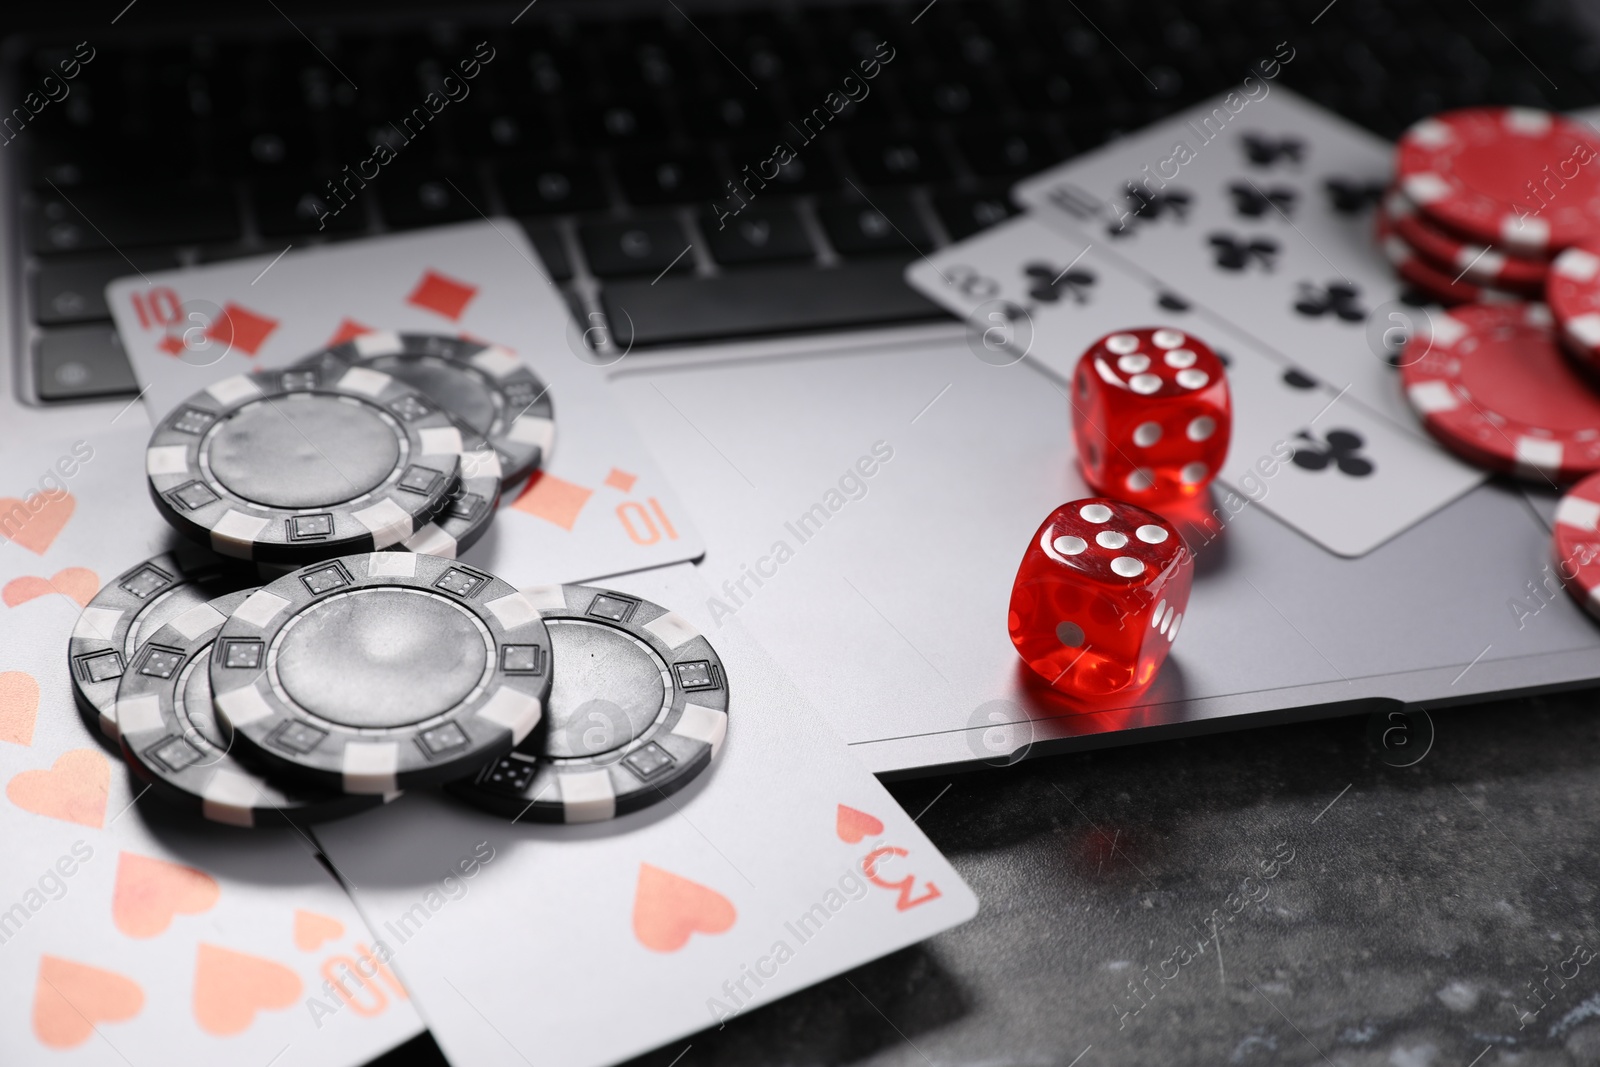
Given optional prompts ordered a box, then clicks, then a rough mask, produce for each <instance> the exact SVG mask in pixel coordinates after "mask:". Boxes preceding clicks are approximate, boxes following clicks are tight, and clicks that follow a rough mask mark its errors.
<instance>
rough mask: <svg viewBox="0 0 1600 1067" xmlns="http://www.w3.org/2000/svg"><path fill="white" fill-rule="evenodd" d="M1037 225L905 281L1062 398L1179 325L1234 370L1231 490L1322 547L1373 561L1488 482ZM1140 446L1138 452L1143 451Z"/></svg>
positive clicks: (997, 234) (992, 239) (1105, 254)
mask: <svg viewBox="0 0 1600 1067" xmlns="http://www.w3.org/2000/svg"><path fill="white" fill-rule="evenodd" d="M1122 252H1123V249H1122V248H1121V247H1111V246H1109V244H1108V242H1106V241H1103V240H1100V241H1097V240H1095V239H1093V238H1077V237H1072V236H1068V235H1067V234H1065V233H1064V232H1058V231H1056V230H1052V229H1051V228H1049V227H1047V226H1045V225H1043V224H1042V223H1040V222H1039V221H1038V219H1036V218H1034V217H1033V216H1031V215H1023V216H1019V217H1017V218H1013V219H1009V220H1007V221H1006V222H1004V223H1001V224H1000V225H998V226H995V227H992V228H990V229H988V230H985V231H983V232H982V233H980V234H978V235H977V236H975V237H973V238H971V239H969V240H967V241H964V242H962V243H961V244H958V245H955V246H953V247H950V248H946V249H944V250H942V251H940V252H938V253H936V254H935V255H934V256H932V257H931V258H926V259H922V260H918V261H916V262H914V263H913V264H912V265H911V266H910V267H908V268H907V271H906V278H907V280H908V281H910V282H911V284H913V285H914V286H916V287H917V288H918V289H919V290H920V291H922V292H923V293H924V294H926V295H927V296H929V297H930V298H932V299H934V300H936V301H938V302H939V303H940V304H942V305H944V306H945V307H947V308H949V309H950V310H952V311H954V312H956V313H957V314H959V315H961V316H962V317H963V318H964V319H966V320H967V322H968V340H969V344H970V345H971V346H972V348H973V350H974V352H977V353H979V354H980V356H981V357H982V358H984V359H986V360H989V361H992V362H996V363H1006V362H1011V361H1013V360H1016V359H1019V358H1021V357H1022V356H1023V354H1026V355H1027V356H1028V358H1030V359H1032V360H1035V361H1037V362H1038V363H1039V364H1042V365H1043V366H1044V367H1045V368H1047V369H1048V370H1049V371H1050V372H1051V374H1052V375H1053V376H1054V377H1055V378H1056V379H1057V381H1058V382H1059V383H1060V385H1061V386H1062V388H1063V403H1070V400H1069V399H1068V398H1067V396H1066V392H1065V386H1066V383H1068V382H1069V381H1070V380H1071V377H1072V372H1073V370H1074V368H1075V367H1076V366H1077V362H1078V358H1079V356H1080V355H1081V354H1082V353H1083V350H1084V349H1085V348H1086V347H1088V345H1089V344H1090V343H1092V342H1093V341H1094V340H1095V339H1096V338H1098V337H1100V336H1102V335H1104V334H1107V333H1110V332H1112V331H1114V330H1119V329H1127V328H1131V327H1137V326H1149V325H1158V324H1159V325H1171V326H1174V327H1177V328H1179V329H1184V330H1190V331H1193V332H1194V333H1195V335H1196V336H1199V337H1200V338H1201V339H1203V340H1205V341H1206V342H1207V343H1208V344H1210V345H1211V346H1212V347H1213V348H1215V349H1216V350H1217V351H1218V353H1219V355H1221V356H1222V358H1223V359H1224V361H1225V362H1226V364H1227V368H1228V384H1229V389H1230V391H1231V394H1232V400H1233V439H1232V442H1231V444H1230V447H1229V452H1228V459H1227V461H1226V462H1225V464H1224V465H1223V468H1222V470H1221V471H1220V472H1219V474H1218V478H1219V479H1220V480H1221V481H1222V482H1223V483H1224V484H1225V485H1227V486H1228V487H1230V488H1231V489H1233V490H1234V491H1235V492H1237V493H1239V494H1240V495H1242V496H1245V497H1247V498H1249V499H1250V500H1252V501H1253V502H1255V503H1256V504H1257V505H1259V506H1260V507H1261V508H1263V509H1265V510H1266V511H1269V512H1271V513H1272V514H1273V515H1275V516H1277V517H1278V518H1279V519H1281V520H1282V521H1284V522H1286V523H1288V524H1289V525H1290V526H1291V527H1293V528H1294V529H1296V530H1299V531H1300V532H1301V533H1303V534H1305V535H1306V536H1307V537H1309V538H1311V539H1312V540H1313V541H1316V542H1317V543H1318V544H1320V545H1322V546H1323V547H1324V548H1327V549H1328V550H1329V551H1332V552H1334V553H1336V554H1338V555H1341V556H1360V555H1364V554H1365V553H1367V552H1369V551H1371V550H1372V549H1374V548H1376V547H1377V546H1378V545H1380V544H1382V543H1383V542H1384V541H1387V540H1388V539H1389V538H1391V537H1393V536H1395V535H1396V534H1398V533H1400V532H1401V531H1403V530H1405V529H1407V528H1409V527H1410V526H1412V525H1413V524H1415V523H1416V522H1418V521H1420V520H1421V519H1423V518H1424V517H1426V516H1427V515H1429V514H1431V513H1433V512H1434V511H1436V510H1438V509H1439V508H1441V507H1443V506H1444V505H1445V504H1447V503H1449V502H1450V501H1451V500H1454V499H1455V498H1456V497H1458V496H1460V495H1461V494H1462V493H1465V492H1467V491H1468V490H1470V489H1471V488H1472V487H1473V486H1475V485H1477V484H1478V482H1479V481H1481V480H1482V474H1481V473H1480V472H1479V471H1477V470H1475V469H1474V468H1472V467H1469V466H1467V465H1466V464H1464V463H1461V462H1460V461H1458V460H1456V459H1455V458H1454V457H1452V456H1450V455H1449V454H1448V453H1446V452H1444V451H1443V450H1441V449H1439V448H1437V447H1435V446H1434V445H1433V444H1432V443H1430V442H1426V441H1423V440H1420V439H1418V438H1416V437H1415V436H1413V435H1411V434H1409V433H1407V432H1405V431H1403V430H1401V429H1399V428H1397V427H1396V426H1394V425H1393V424H1392V423H1390V422H1389V421H1388V420H1387V419H1385V418H1383V417H1381V416H1380V415H1378V414H1376V413H1375V412H1373V411H1372V410H1370V409H1369V408H1367V407H1366V406H1365V405H1364V404H1363V403H1362V402H1361V401H1359V400H1357V399H1355V398H1354V397H1353V395H1352V394H1353V392H1354V390H1352V389H1343V388H1335V387H1334V386H1332V385H1331V384H1330V383H1327V382H1323V381H1319V380H1318V379H1317V378H1316V376H1315V374H1314V373H1313V372H1309V371H1308V370H1306V369H1305V368H1303V367H1300V366H1296V365H1295V364H1294V363H1292V362H1291V361H1289V360H1286V359H1284V358H1283V357H1282V356H1281V355H1279V354H1278V353H1276V352H1273V351H1272V350H1270V349H1268V348H1266V347H1264V346H1262V345H1261V344H1259V343H1258V342H1256V341H1255V340H1254V339H1253V338H1252V337H1251V336H1249V335H1248V334H1246V333H1244V332H1242V331H1240V330H1237V329H1235V328H1233V327H1232V326H1231V325H1230V324H1229V323H1228V322H1227V321H1226V320H1224V319H1222V318H1220V317H1218V316H1216V315H1211V314H1207V312H1206V310H1205V309H1204V308H1203V307H1201V306H1199V305H1198V304H1197V302H1196V301H1194V300H1192V299H1191V298H1189V297H1188V296H1187V295H1186V294H1183V293H1180V292H1179V291H1177V290H1175V289H1172V288H1170V287H1168V286H1166V285H1164V284H1162V283H1161V282H1159V281H1158V280H1156V279H1154V278H1152V277H1150V276H1149V275H1148V274H1147V273H1145V272H1141V271H1138V270H1136V269H1135V268H1133V267H1131V265H1130V264H1128V263H1127V261H1126V260H1125V259H1124V258H1123V256H1122V254H1121V253H1122ZM1130 447H1132V446H1131V445H1130Z"/></svg>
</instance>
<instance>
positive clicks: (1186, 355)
mask: <svg viewBox="0 0 1600 1067" xmlns="http://www.w3.org/2000/svg"><path fill="white" fill-rule="evenodd" d="M1199 358H1200V357H1199V356H1197V355H1195V354H1194V350H1193V349H1191V348H1174V349H1173V350H1172V351H1171V352H1168V353H1167V354H1166V355H1164V356H1162V357H1161V362H1163V363H1165V364H1166V365H1167V366H1169V367H1192V366H1194V361H1195V360H1197V359H1199Z"/></svg>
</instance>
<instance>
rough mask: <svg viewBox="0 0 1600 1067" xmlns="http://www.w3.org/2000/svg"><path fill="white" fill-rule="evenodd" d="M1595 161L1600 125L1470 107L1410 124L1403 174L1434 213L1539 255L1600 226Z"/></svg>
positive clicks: (1450, 224) (1417, 199)
mask: <svg viewBox="0 0 1600 1067" xmlns="http://www.w3.org/2000/svg"><path fill="white" fill-rule="evenodd" d="M1597 157H1600V138H1597V136H1596V134H1595V131H1594V130H1592V129H1590V128H1589V127H1588V126H1585V125H1583V124H1581V123H1577V122H1573V121H1571V120H1570V119H1565V118H1562V117H1561V116H1560V115H1555V114H1552V113H1551V112H1548V111H1538V110H1534V109H1531V108H1518V107H1476V108H1462V109H1461V110H1459V111H1446V112H1443V113H1441V114H1438V115H1434V116H1432V117H1430V118H1425V119H1423V120H1421V121H1420V122H1417V123H1416V124H1414V125H1413V126H1412V127H1411V128H1410V129H1409V130H1407V131H1406V132H1405V133H1404V134H1403V135H1402V136H1401V138H1400V143H1399V145H1398V146H1397V148H1396V151H1395V173H1396V179H1397V183H1398V185H1399V187H1400V189H1401V190H1402V191H1403V192H1404V193H1405V194H1406V197H1407V198H1408V199H1409V200H1410V201H1411V202H1412V203H1413V204H1415V205H1416V206H1417V209H1418V210H1419V211H1421V212H1422V213H1423V214H1424V215H1425V216H1427V217H1428V218H1429V219H1431V220H1433V221H1435V222H1437V223H1439V224H1440V225H1442V226H1444V227H1445V228H1447V229H1450V230H1453V231H1455V232H1457V233H1459V234H1461V235H1462V236H1463V237H1466V238H1469V239H1470V240H1473V241H1476V242H1479V243H1480V244H1495V245H1504V246H1505V247H1506V248H1508V249H1512V250H1514V251H1517V252H1520V253H1522V254H1528V253H1534V254H1538V253H1542V252H1545V251H1547V250H1551V251H1553V250H1559V249H1562V248H1567V247H1569V246H1571V245H1574V244H1577V243H1578V242H1579V241H1582V240H1583V239H1585V238H1586V237H1588V236H1590V235H1591V234H1594V233H1596V232H1597V231H1600V158H1597ZM1547 167H1548V168H1549V170H1548V171H1546V169H1545V168H1547ZM1530 183H1531V187H1530Z"/></svg>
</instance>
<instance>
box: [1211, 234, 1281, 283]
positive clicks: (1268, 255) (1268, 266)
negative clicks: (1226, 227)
mask: <svg viewBox="0 0 1600 1067" xmlns="http://www.w3.org/2000/svg"><path fill="white" fill-rule="evenodd" d="M1207 240H1208V241H1209V242H1210V244H1211V253H1212V257H1213V258H1214V259H1215V260H1216V263H1217V266H1219V267H1221V268H1222V269H1223V270H1231V271H1242V270H1245V269H1246V268H1248V267H1249V266H1250V264H1252V263H1257V264H1260V266H1261V269H1262V270H1263V271H1266V272H1267V273H1269V274H1270V273H1271V272H1272V268H1273V265H1274V263H1275V261H1276V259H1277V256H1278V242H1277V241H1274V240H1273V239H1272V238H1270V237H1252V238H1249V239H1246V238H1243V237H1235V236H1234V235H1233V234H1231V233H1214V234H1212V235H1211V236H1210V237H1208V238H1207Z"/></svg>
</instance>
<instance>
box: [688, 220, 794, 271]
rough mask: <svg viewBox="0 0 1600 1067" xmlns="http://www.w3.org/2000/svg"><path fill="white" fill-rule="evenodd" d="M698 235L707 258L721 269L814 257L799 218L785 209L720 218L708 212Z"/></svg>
mask: <svg viewBox="0 0 1600 1067" xmlns="http://www.w3.org/2000/svg"><path fill="white" fill-rule="evenodd" d="M700 232H701V233H703V234H705V236H706V243H707V244H709V245H710V246H711V258H712V259H714V260H716V261H717V262H718V263H721V264H723V265H725V266H736V265H739V264H743V263H770V262H774V261H777V260H784V259H811V258H813V257H815V256H816V249H814V248H812V247H811V240H810V238H808V237H807V236H806V231H805V227H804V226H803V225H802V224H801V222H800V216H799V215H797V214H795V211H794V209H793V208H789V207H769V208H761V207H747V208H745V209H744V210H743V211H741V212H739V213H738V214H736V215H735V214H725V215H723V216H721V217H720V218H719V216H718V214H717V213H716V212H715V211H710V210H708V211H706V212H704V213H703V214H702V215H701V218H700Z"/></svg>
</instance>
